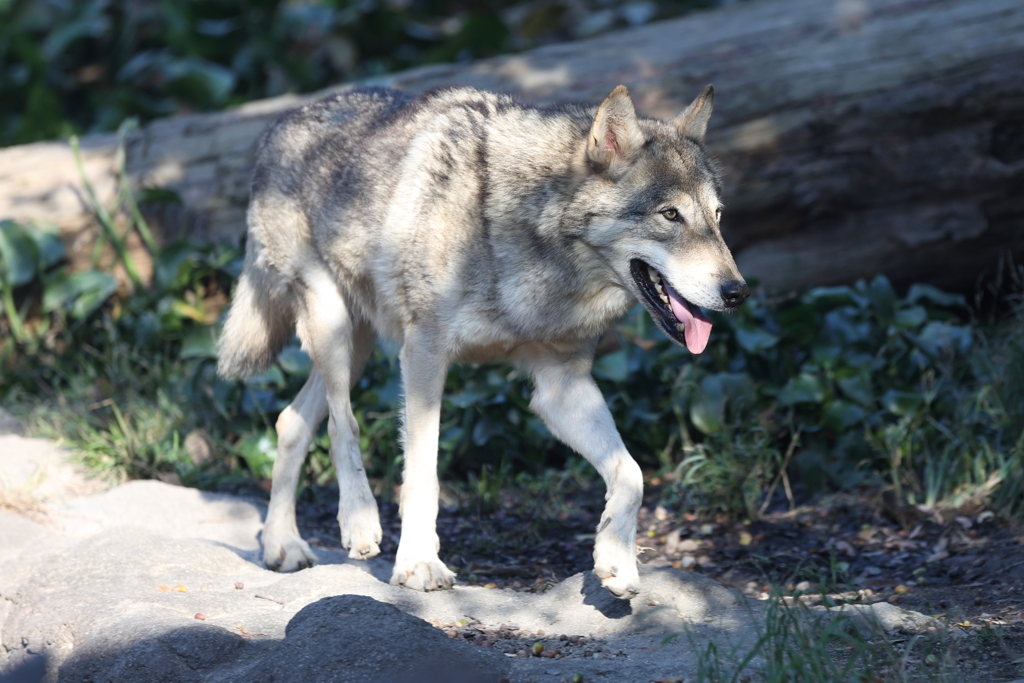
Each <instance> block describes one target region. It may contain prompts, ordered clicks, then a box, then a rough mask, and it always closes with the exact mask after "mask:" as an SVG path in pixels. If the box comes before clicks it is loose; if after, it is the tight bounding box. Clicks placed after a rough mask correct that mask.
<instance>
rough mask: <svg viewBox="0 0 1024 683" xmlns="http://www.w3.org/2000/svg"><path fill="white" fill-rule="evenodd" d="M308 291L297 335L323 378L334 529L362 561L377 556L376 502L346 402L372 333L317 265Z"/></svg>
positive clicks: (308, 278)
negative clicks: (335, 494)
mask: <svg viewBox="0 0 1024 683" xmlns="http://www.w3.org/2000/svg"><path fill="white" fill-rule="evenodd" d="M303 280H304V282H305V284H306V289H305V291H304V296H303V307H302V310H301V312H300V314H299V315H298V316H297V318H298V320H297V325H296V330H297V332H298V335H299V339H301V340H302V344H303V347H304V348H305V349H306V350H307V351H308V352H309V355H310V357H311V358H312V359H313V363H314V364H315V365H316V367H317V369H318V370H319V371H320V374H321V375H322V376H323V380H324V384H325V385H326V386H327V404H328V406H329V410H330V421H329V422H328V426H327V429H328V434H329V436H330V438H331V462H332V463H334V468H335V470H336V471H337V473H338V490H339V500H338V523H339V524H340V526H341V542H342V546H343V547H344V548H346V549H347V550H348V551H349V557H351V558H353V559H357V560H365V559H368V558H370V557H373V556H374V555H376V554H377V553H379V552H380V545H379V544H380V541H381V537H382V533H381V528H380V516H379V513H378V511H377V501H375V500H374V498H373V493H372V492H371V491H370V484H369V482H368V481H367V479H366V472H365V471H364V469H363V458H362V455H361V454H360V452H359V427H358V424H357V423H356V419H355V416H353V415H352V405H351V402H350V399H349V393H350V391H351V387H352V384H353V382H354V377H355V376H356V375H355V374H354V372H353V370H358V371H359V372H362V367H363V365H364V364H365V363H366V359H367V357H368V356H369V351H370V350H371V349H372V332H371V331H369V328H368V327H367V326H365V325H363V324H361V323H360V322H359V321H357V320H356V319H355V317H354V314H353V312H352V311H351V310H350V308H349V305H348V302H347V301H346V300H345V298H344V297H343V296H342V294H341V291H340V290H339V289H338V286H337V284H336V282H335V281H334V279H333V278H332V277H331V275H330V274H329V273H328V272H327V270H326V269H325V268H323V267H322V266H321V265H320V264H319V263H317V264H310V266H309V267H308V268H307V269H306V271H305V272H304V273H303Z"/></svg>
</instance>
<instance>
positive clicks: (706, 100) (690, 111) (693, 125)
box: [672, 85, 715, 144]
mask: <svg viewBox="0 0 1024 683" xmlns="http://www.w3.org/2000/svg"><path fill="white" fill-rule="evenodd" d="M714 101H715V86H713V85H709V86H708V87H706V88H704V92H702V93H701V94H700V95H698V96H697V99H695V100H694V101H693V102H691V103H690V106H689V107H687V108H686V109H684V110H683V113H682V114H680V115H679V116H677V117H675V118H674V119H672V124H673V125H675V127H676V128H677V129H678V130H679V132H680V133H682V134H683V135H685V136H686V137H688V138H690V139H691V140H693V141H694V142H697V143H700V144H704V133H706V132H707V130H708V119H709V118H711V105H712V104H713V103H714Z"/></svg>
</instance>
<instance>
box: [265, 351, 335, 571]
mask: <svg viewBox="0 0 1024 683" xmlns="http://www.w3.org/2000/svg"><path fill="white" fill-rule="evenodd" d="M326 416H327V387H326V386H325V385H324V381H323V378H322V377H321V376H320V373H319V372H318V371H317V370H316V369H315V368H314V369H313V372H311V373H310V375H309V379H308V380H306V384H305V385H304V386H303V387H302V390H301V391H299V394H298V396H296V397H295V400H294V401H292V404H291V405H290V406H288V407H287V408H285V409H284V410H283V411H282V412H281V415H280V416H279V417H278V418H277V460H275V461H274V479H273V483H272V484H271V489H270V506H269V507H268V508H267V520H266V523H265V524H264V525H263V562H264V564H266V565H267V567H268V568H270V569H275V570H278V571H282V572H293V571H296V570H297V569H303V568H305V567H308V566H310V565H312V564H314V563H315V562H316V561H317V557H316V554H315V553H314V552H313V551H312V550H311V549H310V547H309V545H308V544H307V543H306V542H305V541H303V540H302V537H301V536H300V535H299V529H298V527H297V526H296V524H295V490H296V488H297V487H298V484H299V476H300V475H301V473H302V463H304V462H305V461H306V455H307V454H308V453H309V445H310V444H311V443H312V442H313V437H314V436H315V435H316V430H317V429H318V428H319V427H320V423H321V422H323V419H324V417H326Z"/></svg>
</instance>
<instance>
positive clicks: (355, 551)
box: [328, 322, 382, 560]
mask: <svg viewBox="0 0 1024 683" xmlns="http://www.w3.org/2000/svg"><path fill="white" fill-rule="evenodd" d="M375 337H376V335H375V334H374V332H373V328H372V327H371V326H370V324H369V323H366V322H360V323H358V324H357V325H356V326H355V329H354V330H353V334H352V355H351V364H350V366H349V367H350V374H349V391H350V392H351V389H352V387H354V386H355V384H356V382H358V381H359V377H360V376H361V375H362V374H363V368H364V367H366V361H367V360H369V358H370V354H371V353H373V343H374V341H375ZM339 380H340V378H339ZM346 417H347V420H346V419H345V418H346ZM337 419H338V420H339V421H344V422H343V423H342V424H341V425H339V424H337V423H336V422H335V420H334V418H333V417H332V419H331V422H330V424H329V426H328V429H329V430H330V436H331V444H332V446H331V461H332V462H333V463H334V469H335V471H336V472H337V473H338V525H339V526H340V527H341V545H342V547H343V548H345V549H346V550H348V551H349V553H348V556H349V557H350V558H352V559H354V560H366V559H369V558H371V557H373V556H375V555H376V554H377V553H379V552H380V541H381V538H382V533H381V528H380V516H379V513H378V510H377V502H376V501H375V500H374V498H373V492H372V491H371V490H370V482H369V481H368V480H367V479H366V471H365V469H364V468H363V458H362V455H361V453H360V450H359V423H358V422H357V421H356V418H355V415H353V414H352V408H351V405H349V408H348V410H347V413H346V414H345V415H342V414H340V413H339V414H338V418H337ZM345 429H348V432H347V433H346V432H345V431H344V430H345ZM335 443H338V444H339V447H338V448H334V446H333V444H335Z"/></svg>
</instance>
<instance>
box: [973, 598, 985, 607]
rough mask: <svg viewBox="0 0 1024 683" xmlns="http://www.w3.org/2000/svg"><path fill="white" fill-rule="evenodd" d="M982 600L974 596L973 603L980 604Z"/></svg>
mask: <svg viewBox="0 0 1024 683" xmlns="http://www.w3.org/2000/svg"><path fill="white" fill-rule="evenodd" d="M983 602H984V600H982V599H981V598H974V604H975V605H979V606H980V605H981V604H982V603H983Z"/></svg>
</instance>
